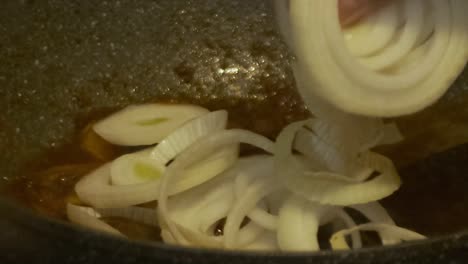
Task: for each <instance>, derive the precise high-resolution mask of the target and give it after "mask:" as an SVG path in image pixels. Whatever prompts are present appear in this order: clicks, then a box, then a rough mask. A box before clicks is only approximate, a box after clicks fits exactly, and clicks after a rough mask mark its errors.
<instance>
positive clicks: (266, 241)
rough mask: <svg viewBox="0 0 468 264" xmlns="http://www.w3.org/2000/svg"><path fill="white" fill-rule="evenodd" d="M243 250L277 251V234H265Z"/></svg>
mask: <svg viewBox="0 0 468 264" xmlns="http://www.w3.org/2000/svg"><path fill="white" fill-rule="evenodd" d="M242 249H243V250H252V251H277V250H279V247H278V243H277V242H276V234H275V233H274V232H265V233H263V235H261V236H259V237H258V238H257V239H256V240H255V241H254V242H252V243H251V244H249V245H248V246H246V247H244V248H242Z"/></svg>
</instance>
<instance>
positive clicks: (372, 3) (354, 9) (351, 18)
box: [338, 0, 390, 26]
mask: <svg viewBox="0 0 468 264" xmlns="http://www.w3.org/2000/svg"><path fill="white" fill-rule="evenodd" d="M388 2H390V1H389V0H339V5H338V6H339V14H340V21H341V24H342V25H343V26H349V25H351V24H353V23H355V22H357V21H359V19H361V18H363V17H365V16H367V15H369V14H371V13H372V12H375V11H376V10H378V9H379V8H381V7H382V6H384V5H385V4H388Z"/></svg>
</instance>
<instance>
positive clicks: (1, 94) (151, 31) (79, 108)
mask: <svg viewBox="0 0 468 264" xmlns="http://www.w3.org/2000/svg"><path fill="white" fill-rule="evenodd" d="M1 5H2V7H1V8H0V47H1V48H0V87H1V88H0V105H1V106H2V111H1V112H0V146H1V149H2V155H3V158H2V159H0V175H1V179H0V186H3V187H2V190H3V191H2V193H3V195H2V198H0V215H1V217H0V260H1V263H103V262H108V263H178V264H182V263H204V264H208V263H242V264H249V263H317V264H318V263H411V264H418V263H454V264H455V263H467V262H468V233H467V232H463V230H460V231H459V232H458V233H453V232H452V233H451V234H443V235H441V236H438V237H436V238H432V239H429V240H426V241H419V242H413V243H407V244H402V245H398V246H392V247H385V248H370V249H362V250H356V251H349V252H328V251H327V252H320V253H307V254H283V253H251V252H250V253H244V252H230V251H216V250H207V249H193V248H181V247H173V246H168V245H164V244H161V243H149V242H137V241H129V240H125V239H121V238H117V237H113V236H109V235H106V234H101V233H96V232H93V231H90V230H88V229H84V228H81V227H78V226H74V225H71V224H68V223H65V222H62V221H59V220H54V219H52V218H47V217H44V216H40V215H39V214H37V213H34V212H33V211H32V210H30V209H27V208H26V207H24V206H21V205H19V204H18V203H17V202H16V201H15V199H12V198H10V197H9V195H8V193H9V192H8V187H7V186H8V185H9V184H10V183H11V182H12V181H14V180H15V179H17V178H18V177H26V175H23V174H22V172H23V171H24V169H25V168H35V167H36V166H38V167H39V166H40V164H46V163H47V162H49V161H50V160H49V159H51V157H52V156H53V157H54V159H57V157H58V156H60V157H58V158H59V159H60V158H62V159H64V160H66V159H67V157H66V155H64V154H63V153H62V152H60V151H59V149H61V148H63V146H67V144H70V142H71V140H72V138H73V137H74V134H75V132H76V130H77V129H78V128H79V127H80V126H82V125H83V122H85V121H84V120H89V118H90V117H98V116H99V115H102V113H104V112H105V113H108V112H110V111H112V110H115V109H119V108H121V107H124V106H126V105H128V104H133V103H142V102H149V101H154V100H156V99H157V100H158V101H174V100H175V101H177V102H192V103H197V104H200V105H203V106H205V107H208V108H210V109H221V108H222V109H228V110H229V111H230V112H231V113H232V118H233V124H234V126H241V127H245V128H248V129H252V130H254V131H256V132H260V133H262V134H265V135H267V136H270V137H273V136H274V135H276V133H277V132H278V129H279V128H281V127H282V126H284V125H285V124H287V123H289V122H291V121H294V120H297V119H301V118H303V117H305V116H307V112H306V111H305V109H304V108H303V106H302V103H301V100H300V97H299V96H298V95H297V93H296V92H295V84H294V79H293V77H292V73H291V69H290V63H289V62H290V60H291V55H290V54H289V52H288V49H287V47H286V45H285V44H284V43H283V41H282V40H281V37H280V35H279V34H278V31H277V29H276V24H275V21H274V17H273V13H274V12H273V9H272V5H271V3H270V2H269V1H266V0H250V1H243V0H206V1H198V0H119V1H90V0H81V1H59V0H49V1H45V0H44V1H41V0H18V1H16V0H5V1H3V2H2V4H1ZM467 80H468V73H466V71H465V73H464V74H463V76H462V77H461V79H460V80H459V81H458V82H457V83H456V84H455V85H454V87H453V88H452V89H451V91H450V92H449V94H448V95H447V96H446V97H445V98H444V99H443V100H445V102H450V104H451V105H457V104H458V105H462V103H461V102H463V101H460V100H461V99H460V98H463V94H464V91H465V90H467V89H468V81H467ZM438 107H439V106H436V107H435V108H434V109H436V110H437V109H443V106H440V108H438ZM273 110H274V112H272V111H273ZM436 110H434V111H436ZM462 110H463V109H462ZM462 110H460V111H462ZM465 117H466V115H465ZM464 120H466V119H464ZM465 134H467V133H465ZM467 149H468V147H465V146H461V147H458V148H457V149H454V150H450V151H449V152H444V153H442V154H439V155H436V156H434V157H432V158H430V159H428V160H424V161H421V162H419V163H417V164H416V165H413V169H412V171H415V170H416V171H417V170H419V171H424V173H426V174H427V173H432V174H433V175H437V177H439V178H438V179H439V180H440V179H441V177H445V178H444V179H455V178H456V177H465V175H464V174H466V173H467V172H468V165H466V159H467V158H468V150H467ZM45 153H52V154H51V155H49V154H47V155H46V154H45ZM53 153H55V154H53ZM57 153H60V154H57ZM54 155H55V156H54ZM39 157H41V158H39ZM464 158H465V159H464ZM434 164H436V165H434ZM446 168H450V169H446ZM421 173H423V172H421ZM459 182H461V183H464V181H459ZM421 184H424V183H421ZM466 186H468V185H466ZM409 192H411V191H409ZM464 198H466V197H464ZM462 201H464V200H462ZM464 205H465V204H464V203H462V204H461V207H463V206H464ZM432 213H434V214H437V212H436V211H434V212H432ZM461 229H463V228H461Z"/></svg>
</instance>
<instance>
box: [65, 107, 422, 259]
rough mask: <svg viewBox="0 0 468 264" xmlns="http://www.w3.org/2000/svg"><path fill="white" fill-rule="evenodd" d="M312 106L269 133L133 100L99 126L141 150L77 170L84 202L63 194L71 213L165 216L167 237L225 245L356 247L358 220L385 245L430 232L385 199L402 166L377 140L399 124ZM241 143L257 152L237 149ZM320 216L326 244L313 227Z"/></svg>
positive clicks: (139, 218) (95, 221) (88, 221)
mask: <svg viewBox="0 0 468 264" xmlns="http://www.w3.org/2000/svg"><path fill="white" fill-rule="evenodd" d="M325 105H326V104H324V106H323V107H326V106H325ZM322 109H324V108H322ZM317 110H318V109H317ZM143 112H144V115H142V113H143ZM317 112H318V113H319V114H318V115H317V116H316V117H315V118H313V119H310V120H305V121H301V122H297V123H293V124H291V125H289V126H287V127H286V128H285V129H284V130H283V131H282V132H281V133H280V134H279V136H278V137H277V139H276V140H275V141H271V140H270V139H268V138H265V137H263V136H261V135H258V134H255V133H253V132H250V131H247V130H241V129H230V130H228V129H226V124H227V121H228V115H227V112H226V111H223V110H220V111H214V112H209V111H208V110H206V109H203V108H200V107H196V106H191V105H165V104H151V105H139V106H131V107H129V108H126V109H124V110H122V111H120V112H118V113H115V114H114V115H112V116H110V117H108V118H107V119H104V120H102V121H101V122H98V123H97V124H96V125H95V126H94V130H95V131H96V133H98V134H99V135H100V136H101V137H102V138H104V139H106V140H107V141H109V142H112V143H114V144H121V145H127V146H128V145H134V146H139V147H141V149H142V150H141V151H139V152H135V153H130V154H127V155H124V156H121V157H119V158H117V159H115V160H114V161H112V162H110V163H108V164H105V165H103V166H102V167H100V168H98V169H97V170H95V171H93V172H92V173H90V174H89V175H86V176H85V177H84V178H82V179H81V180H80V181H79V182H78V183H77V185H76V188H75V191H76V193H77V195H78V197H79V198H80V200H81V202H82V204H80V205H77V204H68V206H67V214H68V217H69V219H70V220H71V221H72V222H75V223H78V224H80V225H84V226H87V227H90V228H94V229H97V230H101V231H104V232H107V233H111V234H114V235H119V236H125V234H124V233H122V232H121V231H119V230H118V229H116V228H115V227H113V226H111V225H109V224H107V223H106V222H105V221H103V220H102V219H101V218H103V217H119V218H126V219H129V220H132V221H136V222H141V223H143V224H146V225H151V226H154V227H158V228H160V230H161V237H162V238H163V241H164V242H165V243H169V244H175V245H182V246H193V247H205V248H219V249H239V250H257V251H258V250H267V251H274V250H281V251H319V250H323V249H334V250H342V249H357V248H361V247H364V246H366V245H365V244H364V242H363V239H362V238H361V232H360V231H369V230H370V231H375V232H376V233H377V234H378V236H379V237H380V239H381V244H382V245H391V244H396V243H400V242H402V241H408V240H417V239H422V238H424V236H422V235H420V234H417V233H415V232H413V231H409V230H406V229H403V228H401V227H397V226H396V225H395V222H394V221H393V220H392V218H391V217H390V215H389V214H388V213H387V211H386V210H385V209H384V208H383V207H382V206H381V205H380V204H379V203H378V200H380V199H382V198H385V197H387V196H389V195H391V194H392V193H394V192H395V191H396V190H397V189H398V188H399V186H400V178H399V176H398V174H397V172H396V169H395V167H394V166H393V164H392V162H391V161H390V160H389V159H387V158H386V157H384V156H382V155H380V154H377V153H374V152H372V150H371V149H372V148H373V147H375V146H377V145H381V144H390V143H394V142H397V141H399V140H400V139H401V135H400V134H399V133H398V129H397V128H396V127H395V126H394V125H392V124H385V123H384V122H382V121H381V120H378V119H369V118H361V117H355V116H352V115H349V114H345V113H342V112H339V111H336V112H334V113H333V112H332V111H326V114H325V113H322V114H320V113H321V112H320V111H317ZM329 120H341V121H342V122H339V123H336V122H330V121H329ZM148 131H150V133H148ZM132 142H133V143H134V144H132ZM241 144H248V145H251V146H253V147H256V148H257V149H258V154H257V155H251V156H242V157H240V156H239V146H240V145H241ZM154 201H157V203H154V206H153V207H148V202H154ZM142 204H146V206H144V207H143V206H142ZM352 210H353V211H354V212H357V213H358V214H359V215H361V216H362V217H361V218H362V219H364V220H362V219H360V220H359V219H355V217H354V216H353V214H352V213H350V211H352ZM358 220H359V221H358ZM363 221H364V222H363ZM325 227H326V228H327V229H328V230H329V231H330V235H329V241H328V242H327V243H328V245H329V246H326V244H327V243H325V244H324V243H323V241H319V239H318V232H319V229H321V228H325Z"/></svg>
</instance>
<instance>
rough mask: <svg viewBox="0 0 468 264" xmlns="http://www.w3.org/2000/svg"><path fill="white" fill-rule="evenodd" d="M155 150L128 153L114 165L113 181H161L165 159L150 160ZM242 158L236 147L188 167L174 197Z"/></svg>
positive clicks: (175, 189)
mask: <svg viewBox="0 0 468 264" xmlns="http://www.w3.org/2000/svg"><path fill="white" fill-rule="evenodd" d="M151 151H152V150H145V151H142V152H139V153H132V154H127V155H124V156H121V157H119V158H118V159H116V160H114V161H113V162H112V166H111V181H112V184H113V185H135V184H142V183H145V182H151V181H157V180H159V178H160V177H161V176H162V174H163V173H164V171H165V170H166V167H165V166H164V165H162V164H164V163H163V162H164V161H163V160H155V158H151V157H150V153H151ZM238 156H239V146H238V145H232V146H227V147H224V148H221V149H220V150H218V151H216V152H215V153H213V154H212V155H211V156H209V157H208V158H206V159H204V160H202V161H200V162H198V163H197V164H194V165H193V166H190V167H188V168H186V169H185V170H184V171H183V172H181V176H180V178H179V180H178V181H177V183H176V184H175V185H174V188H172V189H171V194H176V193H179V192H183V191H185V190H187V189H190V188H192V187H194V186H197V185H199V184H201V183H203V182H205V181H207V180H209V179H211V178H212V177H214V176H216V175H218V174H219V173H221V172H223V171H224V170H226V168H229V167H230V166H231V165H232V164H234V163H235V162H236V161H237V159H238Z"/></svg>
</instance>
